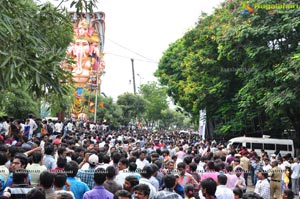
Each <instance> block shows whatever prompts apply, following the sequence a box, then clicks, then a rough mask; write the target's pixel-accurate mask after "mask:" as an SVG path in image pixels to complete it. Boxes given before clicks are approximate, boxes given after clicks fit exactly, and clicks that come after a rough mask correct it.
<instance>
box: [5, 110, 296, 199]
mask: <svg viewBox="0 0 300 199" xmlns="http://www.w3.org/2000/svg"><path fill="white" fill-rule="evenodd" d="M292 155H293V154H287V155H285V156H283V157H282V156H281V154H280V151H274V154H268V153H266V152H264V151H263V150H261V153H259V154H258V153H257V152H255V151H254V149H253V150H251V151H249V150H248V149H246V148H245V147H241V148H235V147H234V146H229V147H228V148H227V147H225V143H217V142H216V141H214V140H212V141H211V140H202V139H201V138H200V137H199V135H196V134H184V135H182V134H179V133H178V132H177V131H159V130H156V131H152V130H148V129H147V128H144V129H132V128H131V129H120V130H118V131H113V130H109V128H107V126H106V125H99V124H96V123H92V122H85V121H72V120H69V121H67V122H62V121H52V120H38V119H35V118H34V117H33V116H32V115H30V116H29V117H28V119H26V120H25V121H24V122H23V121H20V120H15V119H13V118H10V119H8V118H6V117H0V195H1V197H0V199H1V198H6V199H7V198H12V199H15V198H16V199H21V198H32V199H43V198H47V199H94V198H95V199H96V198H99V199H113V198H114V199H182V198H184V199H239V198H259V199H261V198H263V199H274V198H276V199H281V198H283V199H292V198H294V196H295V195H298V194H299V163H300V161H299V158H295V157H293V156H292ZM251 186H252V187H254V188H252V189H251V188H250V187H251Z"/></svg>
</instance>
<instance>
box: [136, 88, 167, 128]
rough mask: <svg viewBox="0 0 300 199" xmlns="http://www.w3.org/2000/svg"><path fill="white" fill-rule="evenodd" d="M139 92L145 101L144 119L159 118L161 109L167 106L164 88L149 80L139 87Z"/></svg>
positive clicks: (150, 120) (152, 120)
mask: <svg viewBox="0 0 300 199" xmlns="http://www.w3.org/2000/svg"><path fill="white" fill-rule="evenodd" d="M140 93H141V95H142V96H143V98H144V99H145V100H146V102H147V103H146V107H145V110H146V114H145V118H144V119H145V120H146V121H147V122H154V121H158V120H160V118H161V111H162V110H165V109H167V108H168V101H167V93H166V88H164V87H160V86H159V85H158V84H157V83H156V82H150V83H148V84H144V85H142V86H141V87H140Z"/></svg>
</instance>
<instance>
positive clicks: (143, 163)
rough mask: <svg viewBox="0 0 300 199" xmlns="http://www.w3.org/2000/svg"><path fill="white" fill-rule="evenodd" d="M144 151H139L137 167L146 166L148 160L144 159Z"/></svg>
mask: <svg viewBox="0 0 300 199" xmlns="http://www.w3.org/2000/svg"><path fill="white" fill-rule="evenodd" d="M145 157H146V151H141V152H140V155H139V158H138V159H137V160H136V165H137V169H143V168H144V166H148V165H149V162H148V160H146V159H145Z"/></svg>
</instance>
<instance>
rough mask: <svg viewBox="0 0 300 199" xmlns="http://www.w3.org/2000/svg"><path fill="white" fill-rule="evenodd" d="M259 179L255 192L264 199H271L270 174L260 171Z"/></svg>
mask: <svg viewBox="0 0 300 199" xmlns="http://www.w3.org/2000/svg"><path fill="white" fill-rule="evenodd" d="M257 177H258V179H259V180H258V181H257V183H256V185H255V190H254V192H255V193H257V194H259V195H260V196H261V197H263V199H270V183H269V181H268V173H267V172H265V171H263V170H259V171H258V173H257Z"/></svg>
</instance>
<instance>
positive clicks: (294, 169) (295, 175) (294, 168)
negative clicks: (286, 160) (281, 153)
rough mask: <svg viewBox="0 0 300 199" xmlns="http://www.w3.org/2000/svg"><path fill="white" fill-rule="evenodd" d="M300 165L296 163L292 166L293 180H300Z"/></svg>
mask: <svg viewBox="0 0 300 199" xmlns="http://www.w3.org/2000/svg"><path fill="white" fill-rule="evenodd" d="M299 169H300V167H299V164H298V162H294V163H293V164H292V166H291V170H292V175H291V178H292V179H298V178H299Z"/></svg>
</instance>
